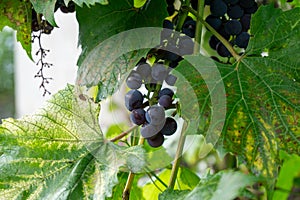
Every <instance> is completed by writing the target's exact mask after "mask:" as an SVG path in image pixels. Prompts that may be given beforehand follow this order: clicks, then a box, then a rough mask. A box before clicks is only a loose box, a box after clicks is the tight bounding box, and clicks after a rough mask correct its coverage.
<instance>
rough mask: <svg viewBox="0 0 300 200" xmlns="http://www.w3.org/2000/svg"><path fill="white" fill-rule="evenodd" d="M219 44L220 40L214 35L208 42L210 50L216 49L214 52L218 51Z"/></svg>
mask: <svg viewBox="0 0 300 200" xmlns="http://www.w3.org/2000/svg"><path fill="white" fill-rule="evenodd" d="M219 42H220V40H219V39H218V38H217V37H216V36H214V35H212V36H211V37H210V38H209V41H208V43H209V46H210V48H212V49H214V50H216V49H217V44H218V43H219Z"/></svg>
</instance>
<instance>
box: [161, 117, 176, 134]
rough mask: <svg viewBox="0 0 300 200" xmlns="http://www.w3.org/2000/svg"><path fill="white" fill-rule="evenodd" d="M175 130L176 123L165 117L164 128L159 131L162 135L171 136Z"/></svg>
mask: <svg viewBox="0 0 300 200" xmlns="http://www.w3.org/2000/svg"><path fill="white" fill-rule="evenodd" d="M176 130H177V122H176V121H175V119H173V118H171V117H167V119H166V122H165V125H164V127H163V128H162V129H161V130H160V133H162V134H163V135H167V136H170V135H173V134H174V133H175V132H176Z"/></svg>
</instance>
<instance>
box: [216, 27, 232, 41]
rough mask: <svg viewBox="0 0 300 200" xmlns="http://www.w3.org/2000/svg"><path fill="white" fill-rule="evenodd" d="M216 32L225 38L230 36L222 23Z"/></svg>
mask: <svg viewBox="0 0 300 200" xmlns="http://www.w3.org/2000/svg"><path fill="white" fill-rule="evenodd" d="M218 33H219V34H220V35H222V36H223V38H225V39H226V40H228V39H229V38H230V35H229V34H228V33H227V32H226V31H225V27H224V25H222V26H221V28H220V29H219V30H218Z"/></svg>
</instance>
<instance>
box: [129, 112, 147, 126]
mask: <svg viewBox="0 0 300 200" xmlns="http://www.w3.org/2000/svg"><path fill="white" fill-rule="evenodd" d="M145 113H146V112H145V110H144V109H142V108H139V109H135V110H132V112H131V113H130V120H131V121H132V122H133V123H135V124H136V125H141V124H144V123H145V122H146V119H145Z"/></svg>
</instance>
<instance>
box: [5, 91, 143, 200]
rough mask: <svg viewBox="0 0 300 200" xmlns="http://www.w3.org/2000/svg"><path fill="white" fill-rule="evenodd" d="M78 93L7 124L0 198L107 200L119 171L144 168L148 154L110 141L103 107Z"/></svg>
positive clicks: (60, 95)
mask: <svg viewBox="0 0 300 200" xmlns="http://www.w3.org/2000/svg"><path fill="white" fill-rule="evenodd" d="M74 91H75V89H74V87H73V86H70V85H69V86H68V87H67V88H66V89H65V90H62V91H60V92H59V93H57V94H56V95H54V96H53V97H52V99H51V100H50V101H49V102H48V104H47V105H46V106H45V107H44V108H43V109H42V110H40V111H39V112H37V113H36V114H34V115H31V116H25V117H23V118H21V119H19V120H15V119H6V120H3V124H2V125H1V126H0V141H1V143H0V152H1V156H0V161H1V162H0V171H1V173H0V195H1V197H3V198H4V199H20V198H21V199H50V198H52V197H55V199H69V198H71V197H72V196H73V197H74V196H76V198H78V197H82V198H83V197H85V198H89V197H90V196H95V198H96V199H104V198H105V196H111V194H112V189H113V187H114V186H115V185H116V184H117V183H118V179H117V173H118V171H119V168H120V167H123V168H124V169H131V170H133V171H135V170H136V171H138V170H141V168H143V167H144V166H143V164H144V163H145V162H143V161H144V157H143V156H144V155H143V154H144V150H143V149H142V148H141V147H140V146H137V147H132V148H125V147H124V148H123V147H122V148H121V147H118V146H117V145H114V144H113V143H111V142H109V141H106V139H105V138H103V135H102V132H101V129H100V127H99V124H98V115H99V111H100V108H99V105H98V104H95V103H93V102H91V101H90V100H89V99H87V98H85V96H83V95H82V94H79V98H77V94H78V93H76V92H75V93H74ZM91 136H92V137H91ZM115 156H117V157H115ZM133 165H134V166H133ZM99 192H100V193H99ZM49 195H50V196H49Z"/></svg>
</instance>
